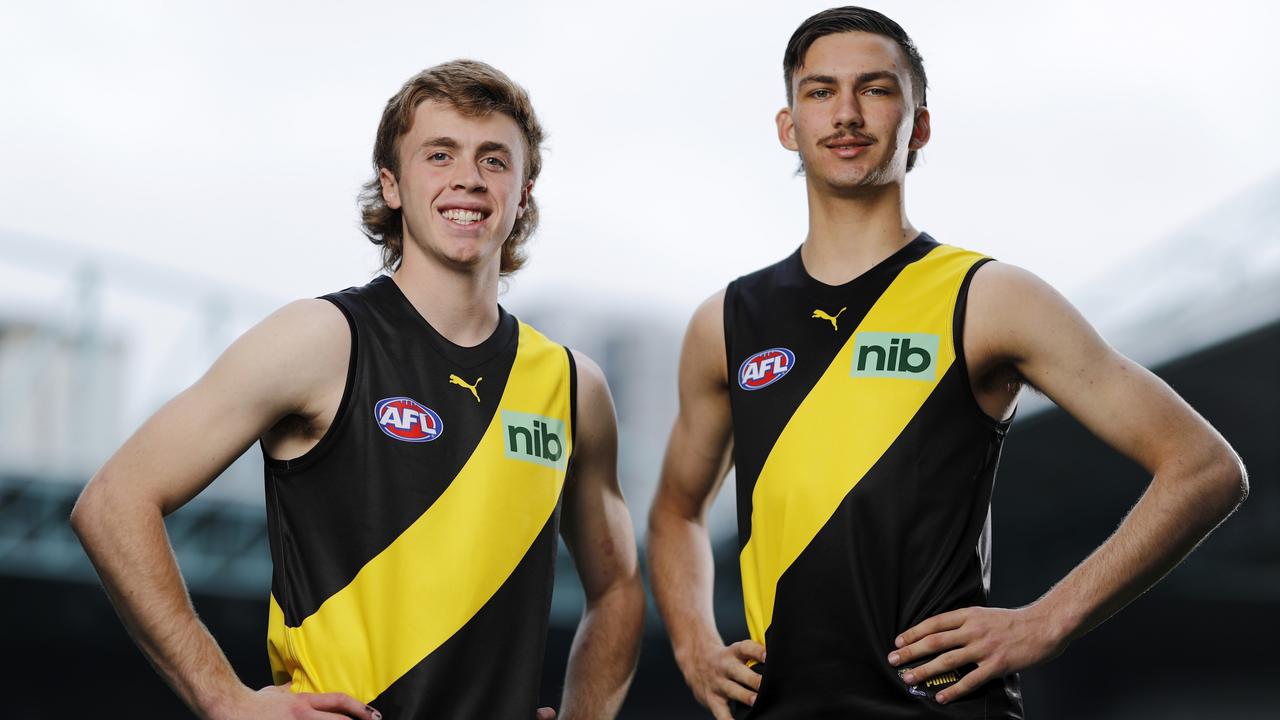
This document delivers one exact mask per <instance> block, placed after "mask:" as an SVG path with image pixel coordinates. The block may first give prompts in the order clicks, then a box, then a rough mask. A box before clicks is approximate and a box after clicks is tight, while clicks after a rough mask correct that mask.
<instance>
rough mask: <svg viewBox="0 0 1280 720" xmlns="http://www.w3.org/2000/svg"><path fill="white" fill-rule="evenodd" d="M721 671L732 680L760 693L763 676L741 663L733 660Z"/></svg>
mask: <svg viewBox="0 0 1280 720" xmlns="http://www.w3.org/2000/svg"><path fill="white" fill-rule="evenodd" d="M721 669H722V670H723V671H724V674H725V675H726V676H727V677H728V678H729V679H730V680H732V681H734V682H736V683H738V684H739V685H742V686H744V687H746V688H748V689H750V690H754V691H756V692H759V690H760V681H761V680H762V679H763V676H762V675H761V674H760V673H758V672H756V671H755V670H752V669H751V668H749V667H747V666H746V665H743V664H742V663H740V662H734V661H733V660H730V661H728V663H727V665H726V666H725V667H724V668H721Z"/></svg>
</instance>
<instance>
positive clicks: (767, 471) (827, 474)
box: [739, 245, 982, 644]
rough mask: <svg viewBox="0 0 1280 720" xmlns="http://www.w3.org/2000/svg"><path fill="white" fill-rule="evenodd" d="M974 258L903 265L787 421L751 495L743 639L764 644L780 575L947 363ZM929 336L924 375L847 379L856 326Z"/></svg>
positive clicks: (937, 251)
mask: <svg viewBox="0 0 1280 720" xmlns="http://www.w3.org/2000/svg"><path fill="white" fill-rule="evenodd" d="M981 258H982V256H981V255H978V254H975V253H971V252H968V251H965V250H960V249H958V248H953V247H949V246H946V245H940V246H938V247H936V248H934V249H933V250H932V251H930V253H929V254H928V255H926V256H925V257H923V258H921V259H920V260H918V261H916V262H914V263H911V264H910V265H908V266H906V268H904V269H903V270H902V272H901V273H900V274H899V275H898V277H897V278H896V279H895V280H894V281H893V283H891V284H890V286H889V287H888V289H886V290H885V292H884V294H883V295H881V296H880V298H879V299H878V300H877V301H876V303H875V305H874V306H872V308H871V310H870V311H869V312H868V313H867V315H866V317H865V318H863V320H862V322H861V323H860V324H859V325H858V327H857V329H855V331H854V333H853V334H852V335H851V336H850V337H849V340H848V341H847V342H846V343H845V345H844V347H843V348H841V350H840V352H839V353H838V354H837V355H836V357H835V359H834V360H832V362H831V364H830V365H829V366H828V367H827V369H826V371H825V372H824V373H823V375H822V377H821V378H820V379H819V380H818V382H817V383H816V384H815V385H814V387H813V388H812V390H810V391H809V394H808V395H807V396H806V397H805V399H804V401H803V402H802V403H801V404H800V407H799V408H797V410H796V412H795V414H794V415H793V416H792V418H791V420H790V421H789V422H788V423H787V425H786V427H785V428H784V429H783V431H782V433H781V434H780V435H779V436H778V439H777V442H776V443H775V444H774V446H773V449H772V450H771V451H770V453H769V456H768V458H766V460H765V463H764V466H763V468H762V469H761V471H760V475H759V477H758V478H757V479H756V484H755V487H754V489H753V491H752V496H751V536H750V538H749V539H748V541H747V544H746V546H745V547H743V549H742V553H741V556H740V558H739V559H740V563H741V570H742V593H743V600H744V604H745V606H746V614H747V627H748V629H749V630H750V633H751V638H752V639H753V640H755V641H756V642H759V643H761V644H764V641H765V631H766V630H767V629H768V628H769V625H770V623H771V622H772V619H773V608H774V597H775V593H776V590H777V584H778V580H779V579H780V578H781V577H782V574H783V573H784V572H786V570H787V568H788V567H790V566H791V564H792V563H793V562H794V561H795V560H796V558H797V557H799V556H800V553H801V552H802V551H803V550H804V549H805V547H807V546H808V544H809V542H810V541H811V540H812V539H813V538H814V536H815V535H816V534H817V533H818V531H819V530H820V529H821V528H822V527H823V525H825V524H826V523H827V520H828V519H829V518H830V517H831V515H832V513H834V512H835V510H836V508H837V507H838V506H839V505H840V503H841V501H843V500H844V498H845V496H847V495H848V494H849V491H850V490H852V489H853V487H854V486H855V485H857V483H858V481H859V480H861V479H862V477H863V476H864V475H866V473H867V471H868V470H870V468H871V467H872V465H874V464H875V462H876V461H877V460H878V459H879V458H880V457H881V456H882V455H883V454H884V452H885V450H887V449H888V448H889V446H890V445H892V444H893V442H894V440H896V439H897V437H898V435H899V434H900V433H901V432H902V430H903V428H905V427H906V425H907V423H908V422H909V421H910V420H911V418H912V417H914V416H915V414H916V412H917V411H918V410H919V409H920V406H921V405H923V404H924V401H925V399H926V398H928V397H929V395H930V394H931V393H932V392H933V389H934V388H935V387H936V386H937V383H938V381H939V380H941V379H942V377H943V375H944V374H946V371H947V369H948V368H949V367H950V366H951V364H952V362H954V360H955V345H954V343H953V341H952V332H951V324H952V319H953V318H954V310H955V302H956V296H957V294H958V292H959V289H960V285H961V283H962V282H963V280H964V276H965V274H966V272H967V271H968V270H969V268H970V267H971V266H972V265H973V264H974V263H975V262H977V261H978V260H980V259H981ZM864 332H892V333H927V334H933V335H937V336H938V337H939V343H938V357H937V359H936V363H937V365H936V370H935V373H934V377H933V379H932V380H930V381H920V380H916V379H903V378H881V377H851V368H852V364H853V360H854V358H853V352H854V347H855V345H856V344H857V338H858V335H859V333H864Z"/></svg>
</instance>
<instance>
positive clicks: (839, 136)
mask: <svg viewBox="0 0 1280 720" xmlns="http://www.w3.org/2000/svg"><path fill="white" fill-rule="evenodd" d="M846 138H852V139H854V140H857V141H858V142H864V143H868V144H870V143H873V142H875V141H876V139H875V138H874V137H871V136H870V135H865V134H863V133H860V132H849V131H847V130H841V131H840V132H838V133H835V134H834V135H828V136H826V137H824V138H822V139H821V140H819V141H818V144H819V145H822V146H823V147H826V146H827V145H830V144H831V143H833V142H835V141H837V140H844V139H846Z"/></svg>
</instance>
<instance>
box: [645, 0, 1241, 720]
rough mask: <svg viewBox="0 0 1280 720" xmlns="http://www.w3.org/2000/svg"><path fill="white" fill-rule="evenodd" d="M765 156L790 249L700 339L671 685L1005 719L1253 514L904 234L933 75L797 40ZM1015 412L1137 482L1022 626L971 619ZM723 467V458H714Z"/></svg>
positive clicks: (858, 27) (677, 462) (1170, 424)
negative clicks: (1042, 403) (732, 566)
mask: <svg viewBox="0 0 1280 720" xmlns="http://www.w3.org/2000/svg"><path fill="white" fill-rule="evenodd" d="M783 68H784V77H785V80H786V89H787V106H786V107H785V108H783V109H782V110H781V111H780V112H779V113H778V116H777V124H778V136H779V139H780V140H781V142H782V144H783V145H784V146H785V147H786V148H788V149H790V150H793V151H796V152H798V153H799V155H800V160H801V162H802V166H803V168H804V174H805V180H806V188H807V192H808V202H809V234H808V236H807V237H806V238H805V240H804V243H803V244H802V245H801V247H800V248H799V249H798V250H797V251H796V252H795V253H793V254H792V255H791V256H790V257H788V258H787V259H785V260H783V261H782V262H780V263H777V264H776V265H772V266H770V267H767V268H765V269H763V270H760V271H758V272H755V273H752V274H750V275H747V276H745V277H742V278H739V279H738V280H735V281H734V282H732V283H730V285H729V286H728V287H727V288H726V289H725V290H723V291H721V292H718V293H716V294H715V295H714V296H712V297H711V298H710V299H709V300H707V301H706V302H705V303H703V305H702V306H701V307H699V308H698V310H697V311H696V312H695V314H694V316H693V319H692V321H691V322H690V325H689V330H688V333H687V335H686V338H685V345H684V351H683V356H682V358H681V361H680V411H679V416H678V418H677V419H676V423H675V427H674V429H673V430H672V433H671V439H670V443H669V445H668V449H667V456H666V460H665V463H664V466H663V473H662V481H661V486H660V488H659V490H658V494H657V498H656V499H655V501H654V504H653V508H652V511H651V515H650V535H649V538H650V539H649V543H650V545H649V547H650V552H651V561H652V568H653V586H654V592H655V595H656V597H657V599H658V603H659V607H660V609H661V611H662V615H663V617H664V619H665V621H666V624H667V627H668V628H669V630H670V632H671V638H672V642H673V645H674V648H675V653H676V657H677V660H678V662H679V664H680V667H681V670H682V671H683V673H684V675H685V678H686V679H687V681H688V683H689V686H690V687H691V689H692V690H693V692H694V694H695V696H696V697H697V698H698V700H699V701H701V702H702V703H703V704H704V705H706V706H707V707H708V708H709V709H710V710H711V713H712V714H713V715H714V716H715V717H717V718H721V719H724V718H729V717H730V716H731V715H730V706H731V703H740V704H741V705H740V709H739V711H738V712H737V713H736V714H738V715H739V716H741V717H748V718H768V719H770V720H774V719H778V720H781V719H783V718H806V719H813V718H848V717H874V718H889V717H899V718H905V717H954V718H961V717H963V718H981V717H1001V718H1016V717H1021V715H1022V710H1021V698H1020V695H1019V691H1018V684H1017V678H1016V675H1015V673H1016V672H1017V671H1018V670H1020V669H1022V668H1026V667H1030V666H1032V665H1035V664H1036V663H1040V662H1043V661H1045V660H1047V659H1049V658H1052V657H1054V656H1055V655H1057V654H1058V653H1060V652H1062V651H1063V649H1064V648H1065V647H1066V646H1067V645H1068V644H1069V643H1070V642H1071V640H1072V639H1074V638H1076V637H1079V636H1080V635H1082V634H1083V633H1085V632H1087V631H1088V630H1089V629H1091V628H1092V627H1094V626H1095V625H1097V624H1098V623H1100V622H1102V621H1103V620H1105V619H1106V618H1107V617H1108V616H1110V615H1111V614H1112V613H1114V612H1116V611H1117V610H1119V609H1120V608H1121V607H1123V606H1124V605H1125V604H1126V603H1128V602H1129V601H1130V600H1132V599H1133V598H1134V597H1136V596H1137V595H1138V594H1140V593H1141V592H1143V591H1144V590H1145V589H1146V588H1148V587H1150V586H1151V585H1152V584H1153V583H1154V582H1156V581H1157V580H1158V579H1159V578H1160V577H1161V576H1162V575H1164V574H1165V573H1166V572H1168V570H1169V569H1170V568H1172V567H1173V566H1174V565H1176V564H1177V563H1178V562H1179V561H1180V560H1181V559H1182V558H1183V557H1184V556H1185V555H1186V554H1187V553H1188V552H1190V550H1191V549H1192V548H1194V547H1195V545H1196V544H1197V543H1198V542H1200V540H1201V539H1202V538H1203V537H1204V536H1205V535H1206V534H1207V533H1208V532H1209V531H1210V530H1211V529H1212V528H1213V527H1215V526H1216V525H1217V524H1218V523H1219V522H1221V521H1222V519H1223V518H1224V517H1226V516H1227V515H1228V514H1229V513H1230V512H1231V511H1232V510H1233V509H1234V508H1235V507H1236V506H1237V505H1238V504H1239V503H1240V502H1241V500H1242V499H1243V498H1244V496H1245V494H1246V493H1247V487H1248V486H1247V482H1246V481H1245V477H1244V471H1243V468H1242V467H1241V465H1240V462H1239V460H1238V458H1237V457H1236V455H1235V453H1234V452H1233V451H1232V450H1231V448H1230V447H1229V446H1228V445H1227V443H1226V442H1225V441H1224V440H1223V439H1222V437H1221V436H1219V435H1218V433H1217V432H1215V431H1214V430H1213V428H1211V427H1210V426H1209V425H1208V424H1207V423H1206V422H1205V421H1204V420H1203V419H1202V418H1200V417H1199V416H1198V415H1197V414H1196V413H1195V412H1194V411H1193V410H1192V409H1191V408H1189V407H1188V406H1187V405H1186V404H1185V403H1183V402H1182V401H1181V400H1180V399H1179V398H1178V397H1177V395H1175V394H1174V393H1173V392H1172V391H1171V390H1170V389H1169V388H1168V387H1167V386H1166V385H1164V383H1162V382H1161V381H1160V380H1158V379H1157V378H1155V377H1154V376H1153V375H1152V374H1151V373H1149V372H1147V371H1146V370H1144V369H1142V368H1141V367H1139V366H1137V365H1136V364H1134V363H1133V362H1131V361H1129V360H1127V359H1126V358H1124V357H1122V356H1120V355H1118V354H1117V353H1116V352H1115V351H1113V350H1112V349H1111V348H1110V347H1108V346H1107V345H1106V343H1104V342H1103V341H1102V340H1101V338H1099V337H1098V335H1097V334H1096V333H1095V332H1094V331H1093V330H1092V329H1091V328H1090V327H1089V325H1088V323H1086V322H1085V320H1084V319H1083V318H1081V317H1080V315H1079V314H1078V313H1077V312H1076V311H1075V310H1074V309H1073V308H1072V307H1071V306H1070V305H1069V304H1068V303H1067V302H1066V300H1064V299H1063V298H1062V297H1061V296H1060V295H1058V294H1057V293H1055V292H1054V291H1053V289H1052V288H1050V287H1049V286H1047V285H1046V284H1044V283H1043V282H1041V281H1040V280H1039V279H1037V278H1036V277H1035V276H1033V275H1032V274H1030V273H1028V272H1026V271H1024V270H1021V269H1018V268H1016V267H1012V266H1009V265H1005V264H1001V263H995V262H989V258H985V257H982V256H981V255H978V254H976V253H972V252H968V251H965V250H961V249H959V248H956V247H952V246H948V245H942V244H939V243H938V242H937V241H935V240H934V239H933V238H931V237H929V236H928V235H927V234H924V233H921V232H919V231H918V230H916V229H915V228H914V227H913V226H912V224H911V223H910V221H908V220H907V216H906V213H905V211H904V205H903V192H904V191H903V187H904V179H905V176H906V173H907V171H908V170H910V168H911V167H912V165H913V164H914V161H915V155H916V153H917V152H918V151H919V150H920V149H921V148H923V147H924V146H925V145H926V143H928V141H929V131H930V116H929V111H928V109H927V108H926V107H925V88H926V81H925V74H924V67H923V63H922V61H921V59H920V55H919V54H918V53H917V51H916V49H915V47H914V45H913V44H912V42H911V40H910V38H908V37H907V35H906V33H905V32H903V30H902V28H901V27H899V26H898V25H897V24H896V23H894V22H893V21H892V20H890V19H889V18H887V17H885V16H883V15H881V14H879V13H876V12H873V11H870V10H865V9H862V8H853V7H845V8H837V9H832V10H828V11H825V12H822V13H819V14H818V15H815V16H814V17H811V18H809V19H808V20H806V21H805V22H804V23H803V24H802V25H801V26H800V28H799V29H798V30H797V31H796V32H795V34H794V35H793V36H792V38H791V41H790V43H789V45H788V46H787V50H786V54H785V56H784V60H783ZM1024 386H1031V387H1034V388H1035V389H1037V390H1039V391H1041V392H1043V393H1045V394H1046V395H1048V396H1049V397H1051V398H1052V399H1053V400H1055V401H1056V402H1057V403H1058V404H1059V405H1061V406H1062V407H1063V408H1064V409H1066V410H1067V411H1068V412H1070V413H1071V414H1072V415H1073V416H1074V417H1076V418H1077V419H1079V420H1080V421H1081V422H1082V423H1084V424H1085V425H1086V426H1087V427H1089V428H1090V429H1091V430H1092V431H1093V432H1094V433H1096V434H1097V435H1099V436H1100V437H1101V438H1102V439H1104V440H1105V441H1106V442H1108V443H1109V444H1110V445H1111V446H1112V447H1114V448H1115V449H1116V450H1118V451H1120V452H1122V453H1124V454H1126V455H1127V456H1129V457H1131V458H1133V459H1134V460H1135V461H1137V462H1138V463H1140V464H1142V465H1143V466H1144V467H1145V468H1146V469H1147V470H1149V471H1150V472H1151V473H1152V474H1153V479H1152V482H1151V485H1150V487H1149V488H1148V490H1147V491H1146V493H1145V494H1144V495H1143V497H1142V499H1141V500H1140V501H1139V502H1138V504H1137V505H1136V506H1135V507H1134V509H1133V511H1132V512H1131V513H1130V514H1129V516H1128V517H1127V518H1126V520H1125V521H1124V523H1123V524H1122V525H1121V527H1120V528H1119V529H1118V530H1117V531H1116V533H1115V534H1114V535H1113V536H1112V537H1111V538H1110V539H1108V540H1107V541H1106V542H1105V543H1104V544H1103V545H1102V546H1101V547H1099V548H1098V549H1097V551H1096V552H1094V553H1093V554H1092V555H1091V556H1090V557H1089V558H1088V559H1086V560H1085V561H1084V562H1083V563H1081V564H1080V565H1079V566H1078V567H1077V568H1075V569H1074V570H1073V571H1072V572H1071V573H1070V574H1069V575H1067V576H1066V577H1065V578H1064V579H1063V580H1062V581H1061V582H1059V583H1058V584H1057V585H1056V586H1055V587H1053V588H1052V589H1051V590H1049V591H1048V592H1047V593H1046V594H1045V595H1044V596H1043V597H1041V598H1040V599H1039V600H1037V601H1035V602H1034V603H1031V604H1030V605H1028V606H1026V607H1021V608H1016V609H1002V608H990V607H986V599H987V590H988V577H989V575H988V570H989V563H988V559H989V554H988V547H989V545H988V541H989V528H990V525H989V512H990V511H989V508H990V497H991V488H992V482H993V480H994V476H995V469H996V463H997V460H998V458H999V453H1000V445H1001V442H1002V440H1003V437H1004V433H1005V430H1006V429H1007V427H1008V424H1009V421H1010V419H1011V418H1012V416H1013V410H1014V406H1015V403H1016V401H1017V397H1018V394H1019V392H1020V390H1021V389H1022V388H1023V387H1024ZM731 453H732V454H731ZM731 463H732V464H734V465H736V468H737V483H738V494H737V500H738V524H739V541H740V549H741V554H740V563H741V573H742V585H743V595H744V598H743V599H744V603H745V606H746V616H747V624H748V628H749V630H750V634H751V639H750V640H744V641H740V642H735V643H733V644H731V645H728V646H726V645H725V643H724V642H723V640H722V639H721V636H720V634H719V633H718V631H717V629H716V626H715V622H714V618H713V616H712V611H711V583H712V571H711V554H710V547H709V544H708V539H707V531H706V526H705V517H706V510H707V506H708V504H709V503H710V501H711V499H712V497H713V495H714V493H715V491H716V489H717V487H718V485H719V483H720V481H721V480H722V479H723V477H724V474H725V472H726V471H727V468H728V467H729V465H730V464H731Z"/></svg>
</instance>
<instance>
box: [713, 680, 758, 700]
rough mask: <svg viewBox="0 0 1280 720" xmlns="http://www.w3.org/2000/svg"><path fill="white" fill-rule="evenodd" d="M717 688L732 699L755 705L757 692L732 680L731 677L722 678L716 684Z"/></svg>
mask: <svg viewBox="0 0 1280 720" xmlns="http://www.w3.org/2000/svg"><path fill="white" fill-rule="evenodd" d="M716 688H717V689H718V690H719V691H720V694H721V695H723V696H724V697H726V698H729V699H730V700H737V701H738V702H740V703H742V704H743V705H755V704H756V693H755V691H754V690H751V689H749V688H745V687H743V686H742V685H740V684H738V683H736V682H734V681H733V680H730V679H729V678H720V680H719V682H718V683H717V684H716Z"/></svg>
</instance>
